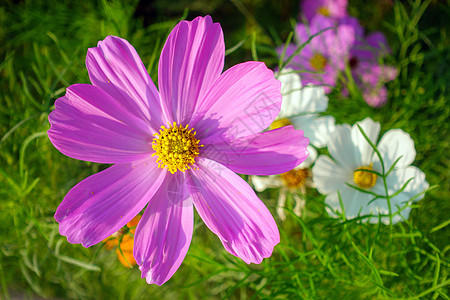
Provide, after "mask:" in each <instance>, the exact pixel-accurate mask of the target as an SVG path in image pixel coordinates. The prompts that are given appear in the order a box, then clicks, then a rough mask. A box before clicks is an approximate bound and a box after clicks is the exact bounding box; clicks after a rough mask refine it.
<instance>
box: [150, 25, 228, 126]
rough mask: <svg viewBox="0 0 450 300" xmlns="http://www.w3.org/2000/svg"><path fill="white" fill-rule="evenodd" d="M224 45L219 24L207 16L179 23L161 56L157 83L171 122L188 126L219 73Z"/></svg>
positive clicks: (223, 56) (221, 67)
mask: <svg viewBox="0 0 450 300" xmlns="http://www.w3.org/2000/svg"><path fill="white" fill-rule="evenodd" d="M224 59H225V43H224V39H223V33H222V28H221V27H220V24H219V23H213V22H212V19H211V17H210V16H206V17H197V18H195V19H194V20H193V21H191V22H188V21H181V22H180V23H178V24H177V26H175V28H174V29H173V30H172V32H171V33H170V35H169V37H168V38H167V41H166V44H165V45H164V48H163V50H162V52H161V58H160V61H159V70H158V72H159V73H158V75H159V76H158V83H159V89H160V92H161V98H162V101H163V102H164V103H165V104H164V105H165V106H167V110H168V112H169V115H170V116H171V118H172V119H171V120H170V121H172V122H173V121H176V122H179V123H182V124H185V123H187V122H189V120H190V118H191V115H192V113H193V110H194V107H195V105H196V102H197V101H199V100H200V99H202V98H203V97H204V95H205V94H206V92H207V91H208V90H209V88H210V87H211V85H212V84H213V83H214V81H216V79H217V78H218V77H219V76H220V73H222V70H223V65H224Z"/></svg>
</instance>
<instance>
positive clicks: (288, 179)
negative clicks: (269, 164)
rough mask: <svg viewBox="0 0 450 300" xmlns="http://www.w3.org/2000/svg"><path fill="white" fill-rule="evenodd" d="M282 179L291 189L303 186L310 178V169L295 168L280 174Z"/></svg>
mask: <svg viewBox="0 0 450 300" xmlns="http://www.w3.org/2000/svg"><path fill="white" fill-rule="evenodd" d="M280 177H281V181H282V182H283V183H284V185H285V186H287V187H288V188H290V189H298V188H301V187H302V186H303V185H304V184H305V181H306V178H308V169H293V170H290V171H287V172H286V173H283V174H281V175H280Z"/></svg>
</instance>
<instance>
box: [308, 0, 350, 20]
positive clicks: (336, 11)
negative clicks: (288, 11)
mask: <svg viewBox="0 0 450 300" xmlns="http://www.w3.org/2000/svg"><path fill="white" fill-rule="evenodd" d="M300 9H301V13H302V14H303V15H304V16H305V17H306V20H307V21H308V22H311V20H312V19H313V18H314V17H315V16H316V15H321V16H325V17H328V18H332V19H338V18H343V17H345V16H347V0H303V1H302V2H301V3H300Z"/></svg>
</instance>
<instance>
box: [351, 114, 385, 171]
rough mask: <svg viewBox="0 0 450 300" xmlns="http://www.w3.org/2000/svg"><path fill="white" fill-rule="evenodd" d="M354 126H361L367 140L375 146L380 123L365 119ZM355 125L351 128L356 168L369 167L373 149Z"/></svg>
mask: <svg viewBox="0 0 450 300" xmlns="http://www.w3.org/2000/svg"><path fill="white" fill-rule="evenodd" d="M356 124H359V126H361V128H362V129H363V131H364V133H365V134H366V135H367V137H368V138H369V140H370V141H371V142H372V143H373V144H375V145H376V144H377V139H378V135H379V133H380V123H378V122H374V121H373V120H372V119H370V118H365V119H364V120H362V121H361V122H357V123H356ZM356 124H355V125H353V127H352V141H353V143H354V145H355V146H356V153H355V154H356V156H355V158H356V159H357V163H358V167H364V166H368V165H370V163H371V162H372V154H373V149H372V147H371V146H370V144H369V143H368V142H367V140H366V139H365V137H364V136H363V135H362V133H361V131H360V130H359V128H358V126H357V125H356Z"/></svg>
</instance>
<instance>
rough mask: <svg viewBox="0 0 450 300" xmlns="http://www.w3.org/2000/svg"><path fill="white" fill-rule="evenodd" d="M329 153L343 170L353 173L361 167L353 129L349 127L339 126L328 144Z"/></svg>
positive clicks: (345, 125)
mask: <svg viewBox="0 0 450 300" xmlns="http://www.w3.org/2000/svg"><path fill="white" fill-rule="evenodd" d="M327 147H328V152H330V155H331V157H333V159H335V160H336V161H337V162H338V164H340V165H341V166H342V167H343V168H345V169H348V171H349V172H351V173H352V174H353V171H354V170H355V169H356V168H358V167H361V157H360V156H361V155H360V151H359V149H358V148H357V145H355V144H354V143H353V140H352V129H351V128H350V126H349V125H347V124H344V125H338V126H336V129H335V130H334V133H333V135H332V136H331V138H330V139H329V141H328V143H327Z"/></svg>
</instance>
